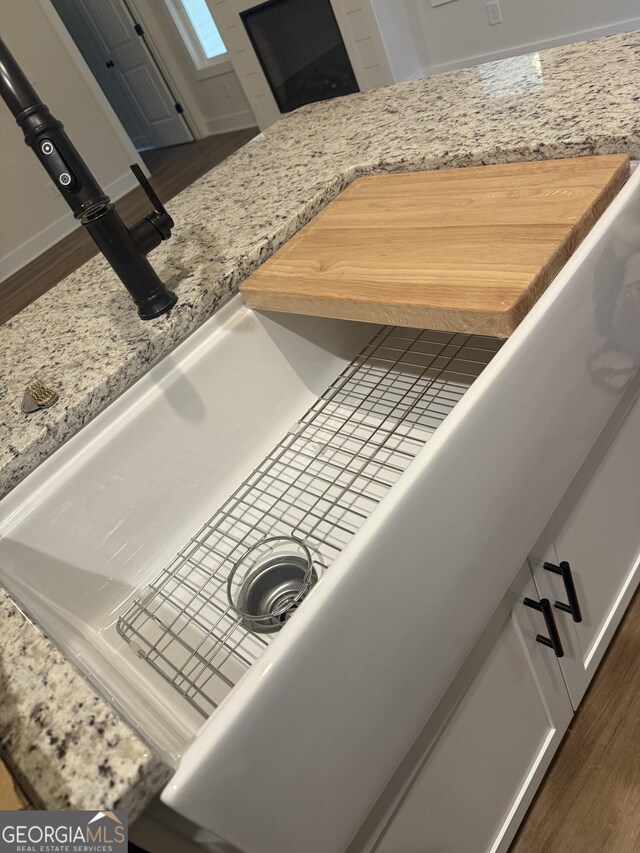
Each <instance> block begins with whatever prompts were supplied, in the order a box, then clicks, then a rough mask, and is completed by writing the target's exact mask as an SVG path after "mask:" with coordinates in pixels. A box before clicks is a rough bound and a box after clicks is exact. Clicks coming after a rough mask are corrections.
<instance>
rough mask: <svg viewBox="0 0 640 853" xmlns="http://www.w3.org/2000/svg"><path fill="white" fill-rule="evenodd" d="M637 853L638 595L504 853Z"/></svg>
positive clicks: (639, 838)
mask: <svg viewBox="0 0 640 853" xmlns="http://www.w3.org/2000/svg"><path fill="white" fill-rule="evenodd" d="M638 851H640V594H637V595H636V596H635V599H634V601H633V602H632V604H631V607H630V608H629V610H628V611H627V614H626V616H625V618H624V620H623V622H622V625H621V627H620V629H619V630H618V633H617V634H616V637H615V639H614V641H613V643H612V644H611V646H610V647H609V650H608V652H607V655H606V657H605V659H604V661H603V662H602V664H601V666H600V669H599V670H598V672H597V674H596V676H595V678H594V680H593V682H592V683H591V687H590V689H589V692H588V693H587V695H586V696H585V698H584V699H583V701H582V704H581V706H580V708H579V710H578V712H577V714H576V715H575V717H574V719H573V721H572V723H571V726H570V728H569V731H568V733H567V734H566V735H565V738H564V741H563V742H562V745H561V747H560V749H559V750H558V754H557V756H556V758H555V761H554V763H553V764H552V766H551V769H550V770H549V772H548V773H547V776H546V778H545V780H544V782H543V784H542V786H541V788H540V790H539V791H538V794H537V797H536V799H535V800H534V802H533V805H532V806H531V809H530V810H529V813H528V815H527V817H526V818H525V821H524V823H523V824H522V826H521V828H520V832H519V834H518V836H517V838H516V840H515V842H514V844H513V845H512V847H511V850H510V853H638Z"/></svg>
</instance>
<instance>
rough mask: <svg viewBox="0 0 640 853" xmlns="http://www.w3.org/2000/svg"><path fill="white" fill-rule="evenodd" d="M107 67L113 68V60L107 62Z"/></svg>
mask: <svg viewBox="0 0 640 853" xmlns="http://www.w3.org/2000/svg"><path fill="white" fill-rule="evenodd" d="M106 66H107V68H113V61H112V60H111V59H108V60H107V62H106Z"/></svg>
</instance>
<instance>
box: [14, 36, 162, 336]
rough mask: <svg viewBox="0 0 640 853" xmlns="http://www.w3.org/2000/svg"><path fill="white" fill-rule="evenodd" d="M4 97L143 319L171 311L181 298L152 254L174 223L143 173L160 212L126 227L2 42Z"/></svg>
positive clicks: (136, 171) (142, 178) (146, 188)
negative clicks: (153, 263) (158, 269)
mask: <svg viewBox="0 0 640 853" xmlns="http://www.w3.org/2000/svg"><path fill="white" fill-rule="evenodd" d="M0 95H2V97H3V98H4V100H5V102H6V104H7V106H8V107H9V109H10V110H11V112H12V113H13V115H14V117H15V120H16V122H17V123H18V126H19V127H20V128H21V129H22V131H23V132H24V140H25V142H26V144H27V145H28V146H29V147H30V148H31V149H32V150H33V152H34V154H35V155H36V157H37V158H38V160H40V162H41V163H42V165H43V166H44V168H45V170H46V172H47V173H48V174H49V177H50V178H51V179H52V181H53V182H54V184H55V185H56V187H57V189H58V190H59V191H60V194H61V195H62V197H63V198H64V199H65V201H66V202H67V204H68V205H69V207H70V208H71V210H72V211H73V215H74V216H75V218H76V219H77V220H78V221H79V222H81V223H82V225H84V227H85V228H86V229H87V231H88V232H89V234H90V235H91V237H92V238H93V240H94V242H95V243H96V245H97V246H98V248H99V249H100V251H101V252H102V254H103V255H104V256H105V258H106V259H107V261H108V262H109V263H110V264H111V266H112V267H113V269H114V271H115V273H116V275H117V276H118V278H119V279H120V281H121V282H122V283H123V284H124V286H125V287H126V288H127V290H128V291H129V293H130V294H131V297H132V299H133V301H134V302H135V303H136V305H137V306H138V314H139V315H140V317H141V318H142V319H143V320H151V319H153V317H159V316H160V315H161V314H164V313H165V312H167V311H169V310H170V309H171V308H172V307H173V306H174V305H175V304H176V301H177V297H176V295H175V293H173V292H172V291H171V290H169V289H168V288H167V287H166V286H165V285H164V284H163V283H162V281H161V280H160V279H159V278H158V275H157V273H156V272H155V270H154V269H153V267H152V266H151V264H150V263H149V261H148V260H147V255H148V254H149V252H150V251H151V250H152V249H155V248H156V246H158V245H160V243H161V242H162V240H168V239H169V237H170V236H171V229H172V228H173V219H171V217H170V216H169V214H168V213H167V211H166V210H165V209H164V207H163V206H162V203H161V201H160V199H159V198H158V197H157V195H156V194H155V192H154V191H153V188H152V187H151V185H150V184H149V182H148V181H147V179H146V178H145V176H144V173H143V172H142V169H141V168H140V167H139V166H138V165H133V166H131V170H132V171H133V173H134V175H135V176H136V178H137V179H138V181H139V183H140V185H141V186H142V188H143V189H144V191H145V192H146V194H147V196H148V197H149V200H150V201H151V203H152V204H153V205H154V207H155V210H153V211H152V212H151V213H149V214H148V215H147V216H145V217H144V218H143V219H141V220H140V221H139V222H136V224H135V225H134V226H133V227H132V228H127V226H126V225H125V224H124V222H123V221H122V219H121V218H120V216H119V214H118V212H117V210H116V209H115V208H114V206H113V204H111V200H110V198H109V196H108V195H105V193H104V191H103V190H102V188H101V187H100V185H99V184H98V182H97V181H96V179H95V178H94V177H93V175H92V174H91V172H90V171H89V168H88V167H87V164H86V163H85V162H84V160H83V159H82V157H81V156H80V154H79V153H78V152H77V150H76V148H75V146H74V145H73V143H72V142H71V140H70V139H69V137H68V136H67V134H66V133H65V131H64V128H63V126H62V122H60V121H58V120H57V119H55V118H54V117H53V116H52V115H51V113H50V112H49V109H48V108H47V107H46V106H45V104H43V103H42V101H41V100H40V98H39V97H38V95H37V94H36V92H35V89H34V88H33V86H32V85H31V83H29V81H28V79H27V77H26V75H25V73H24V71H23V70H22V69H21V68H20V66H19V65H18V63H17V62H16V60H15V59H14V57H13V56H12V55H11V53H10V52H9V50H8V48H7V46H6V45H5V43H4V42H3V41H2V39H0Z"/></svg>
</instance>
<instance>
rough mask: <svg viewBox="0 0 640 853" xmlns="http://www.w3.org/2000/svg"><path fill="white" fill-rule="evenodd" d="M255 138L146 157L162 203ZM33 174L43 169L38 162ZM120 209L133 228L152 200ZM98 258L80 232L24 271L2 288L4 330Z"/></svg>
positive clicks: (133, 200) (225, 136)
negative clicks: (65, 280) (74, 272)
mask: <svg viewBox="0 0 640 853" xmlns="http://www.w3.org/2000/svg"><path fill="white" fill-rule="evenodd" d="M256 133H258V129H257V128H249V129H248V130H236V131H232V132H231V133H220V134H217V135H216V136H208V137H207V138H206V139H199V140H197V141H196V142H188V143H186V144H185V145H174V146H172V147H171V148H158V149H155V150H153V151H147V152H145V153H144V154H143V155H142V157H143V159H144V161H145V163H146V164H147V166H148V167H149V169H150V171H151V175H152V179H153V186H154V188H155V190H156V192H157V193H158V195H159V197H160V198H161V199H162V201H164V202H167V201H169V200H170V199H171V198H173V196H174V195H177V194H178V193H179V192H181V191H182V190H183V189H185V188H186V187H188V186H189V185H190V184H192V183H193V182H194V181H196V180H197V179H198V178H199V177H201V176H202V175H204V174H205V172H208V171H209V170H210V169H213V167H214V166H217V165H218V163H221V162H222V161H223V160H224V159H225V158H226V157H228V156H229V155H230V154H233V152H234V151H237V149H238V148H241V147H242V146H243V145H244V144H245V143H246V142H248V141H249V140H250V139H251V138H252V137H254V136H255V135H256ZM33 168H34V169H38V168H39V166H38V164H37V163H36V162H35V160H34V163H33ZM117 207H118V211H119V212H120V215H121V216H122V218H123V219H124V221H125V222H126V223H127V224H128V225H130V224H131V223H132V222H134V221H135V220H136V219H138V218H139V217H140V216H142V215H144V214H145V213H146V212H147V211H148V210H149V200H148V199H147V197H146V196H145V194H144V192H143V191H142V189H141V188H137V189H135V190H132V191H131V192H130V193H127V195H125V196H123V198H121V199H119V200H118V202H117ZM96 252H97V249H96V247H95V245H94V243H93V241H92V240H91V238H90V237H89V236H88V234H87V233H86V232H85V230H84V229H83V228H82V227H81V226H79V227H78V228H77V229H76V230H75V231H73V232H72V233H71V234H69V235H68V236H67V237H65V238H64V239H62V240H60V242H59V243H57V244H56V245H55V246H53V247H52V248H51V249H48V250H47V251H46V252H44V253H43V254H42V255H40V256H39V257H38V258H36V259H35V260H34V261H32V262H31V263H30V264H27V266H26V267H23V268H22V269H21V270H19V271H18V272H17V273H15V274H14V275H12V276H10V277H9V278H8V279H6V280H5V281H3V282H0V324H2V323H6V322H7V320H8V319H9V318H10V317H13V316H14V314H17V313H18V311H21V310H22V309H23V308H24V307H26V306H27V305H29V304H30V303H31V302H33V301H34V300H36V299H37V298H38V297H39V296H42V294H43V293H46V291H47V290H49V289H50V288H52V287H53V286H54V285H56V284H57V283H58V282H59V281H61V280H62V279H63V278H65V277H66V276H68V275H69V274H70V273H72V272H73V271H74V270H76V269H78V267H80V266H82V264H84V263H86V262H87V261H88V260H89V258H92V257H93V255H95V254H96Z"/></svg>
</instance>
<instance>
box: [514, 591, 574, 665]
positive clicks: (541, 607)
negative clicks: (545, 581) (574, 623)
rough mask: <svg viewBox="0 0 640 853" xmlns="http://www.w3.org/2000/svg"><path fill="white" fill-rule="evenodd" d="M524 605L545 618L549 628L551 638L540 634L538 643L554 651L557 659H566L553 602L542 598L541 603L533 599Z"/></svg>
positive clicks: (537, 637) (525, 601)
mask: <svg viewBox="0 0 640 853" xmlns="http://www.w3.org/2000/svg"><path fill="white" fill-rule="evenodd" d="M524 603H525V604H526V606H527V607H531V608H533V610H537V611H538V612H539V613H542V615H543V616H544V623H545V625H546V626H547V632H548V634H549V636H548V637H545V636H543V635H542V634H538V635H537V636H536V642H538V643H542V645H543V646H548V647H549V648H550V649H553V651H554V652H555V654H556V657H557V658H561V657H564V649H563V648H562V643H561V642H560V634H558V628H557V626H556V620H555V619H554V618H553V610H552V609H551V602H550V601H549V599H548V598H541V599H540V601H534V599H533V598H525V600H524Z"/></svg>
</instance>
